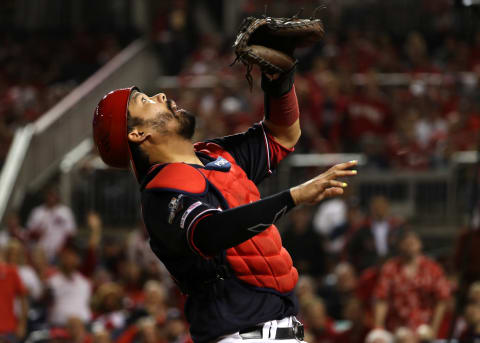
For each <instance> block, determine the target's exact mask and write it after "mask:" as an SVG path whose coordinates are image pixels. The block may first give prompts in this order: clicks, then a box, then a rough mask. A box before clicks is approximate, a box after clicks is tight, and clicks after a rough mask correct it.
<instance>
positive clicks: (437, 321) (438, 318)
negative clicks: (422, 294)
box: [431, 300, 447, 337]
mask: <svg viewBox="0 0 480 343" xmlns="http://www.w3.org/2000/svg"><path fill="white" fill-rule="evenodd" d="M446 307H447V304H446V302H445V301H443V300H442V301H439V302H438V303H437V306H435V309H434V311H433V317H432V323H431V326H432V331H433V336H434V337H437V335H438V330H439V329H440V325H441V324H442V320H443V315H444V314H445V310H446Z"/></svg>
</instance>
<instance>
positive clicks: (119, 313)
mask: <svg viewBox="0 0 480 343" xmlns="http://www.w3.org/2000/svg"><path fill="white" fill-rule="evenodd" d="M92 308H93V310H94V311H95V316H96V319H95V320H94V321H93V323H92V326H93V327H94V331H95V332H97V331H103V330H105V331H107V332H110V334H111V336H112V337H114V338H115V337H117V336H118V334H119V333H120V332H121V330H123V329H124V328H125V325H126V320H127V316H128V313H127V312H126V310H125V307H124V295H123V289H122V287H121V286H120V285H118V284H116V283H115V282H106V283H104V284H102V285H101V286H100V287H98V289H97V290H96V292H95V294H94V296H93V298H92Z"/></svg>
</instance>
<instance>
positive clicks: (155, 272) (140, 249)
mask: <svg viewBox="0 0 480 343" xmlns="http://www.w3.org/2000/svg"><path fill="white" fill-rule="evenodd" d="M126 248H127V255H128V259H129V261H132V262H135V263H137V264H138V265H139V266H140V267H141V268H142V269H143V270H145V271H146V272H147V273H148V275H149V277H151V278H162V279H167V274H168V272H167V271H166V269H165V267H164V265H163V264H162V263H161V262H160V260H159V259H158V258H157V257H156V256H155V254H154V253H153V251H152V249H150V243H149V238H148V235H147V231H146V230H145V228H144V227H143V223H138V225H137V227H136V228H135V229H134V230H132V231H131V232H130V233H129V234H128V238H127V247H126Z"/></svg>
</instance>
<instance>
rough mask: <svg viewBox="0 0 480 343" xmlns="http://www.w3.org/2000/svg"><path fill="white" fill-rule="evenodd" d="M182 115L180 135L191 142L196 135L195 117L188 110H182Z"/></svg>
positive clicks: (180, 118)
mask: <svg viewBox="0 0 480 343" xmlns="http://www.w3.org/2000/svg"><path fill="white" fill-rule="evenodd" d="M180 113H181V114H180V115H179V119H178V121H179V124H180V126H179V129H178V134H179V135H180V136H182V137H183V138H185V139H187V140H191V139H192V137H193V134H194V133H195V123H196V119H195V115H194V114H193V113H192V112H189V111H186V110H182V111H181V112H180Z"/></svg>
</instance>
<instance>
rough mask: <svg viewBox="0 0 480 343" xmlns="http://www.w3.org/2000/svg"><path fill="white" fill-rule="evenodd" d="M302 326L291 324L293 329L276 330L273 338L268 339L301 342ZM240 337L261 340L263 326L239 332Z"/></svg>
mask: <svg viewBox="0 0 480 343" xmlns="http://www.w3.org/2000/svg"><path fill="white" fill-rule="evenodd" d="M303 335H304V332H303V325H302V324H301V323H295V322H294V323H293V327H288V328H277V330H276V332H275V337H272V338H270V339H297V340H299V341H303ZM240 337H242V338H243V339H262V338H263V325H257V326H254V327H250V328H247V329H244V330H241V331H240Z"/></svg>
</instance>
